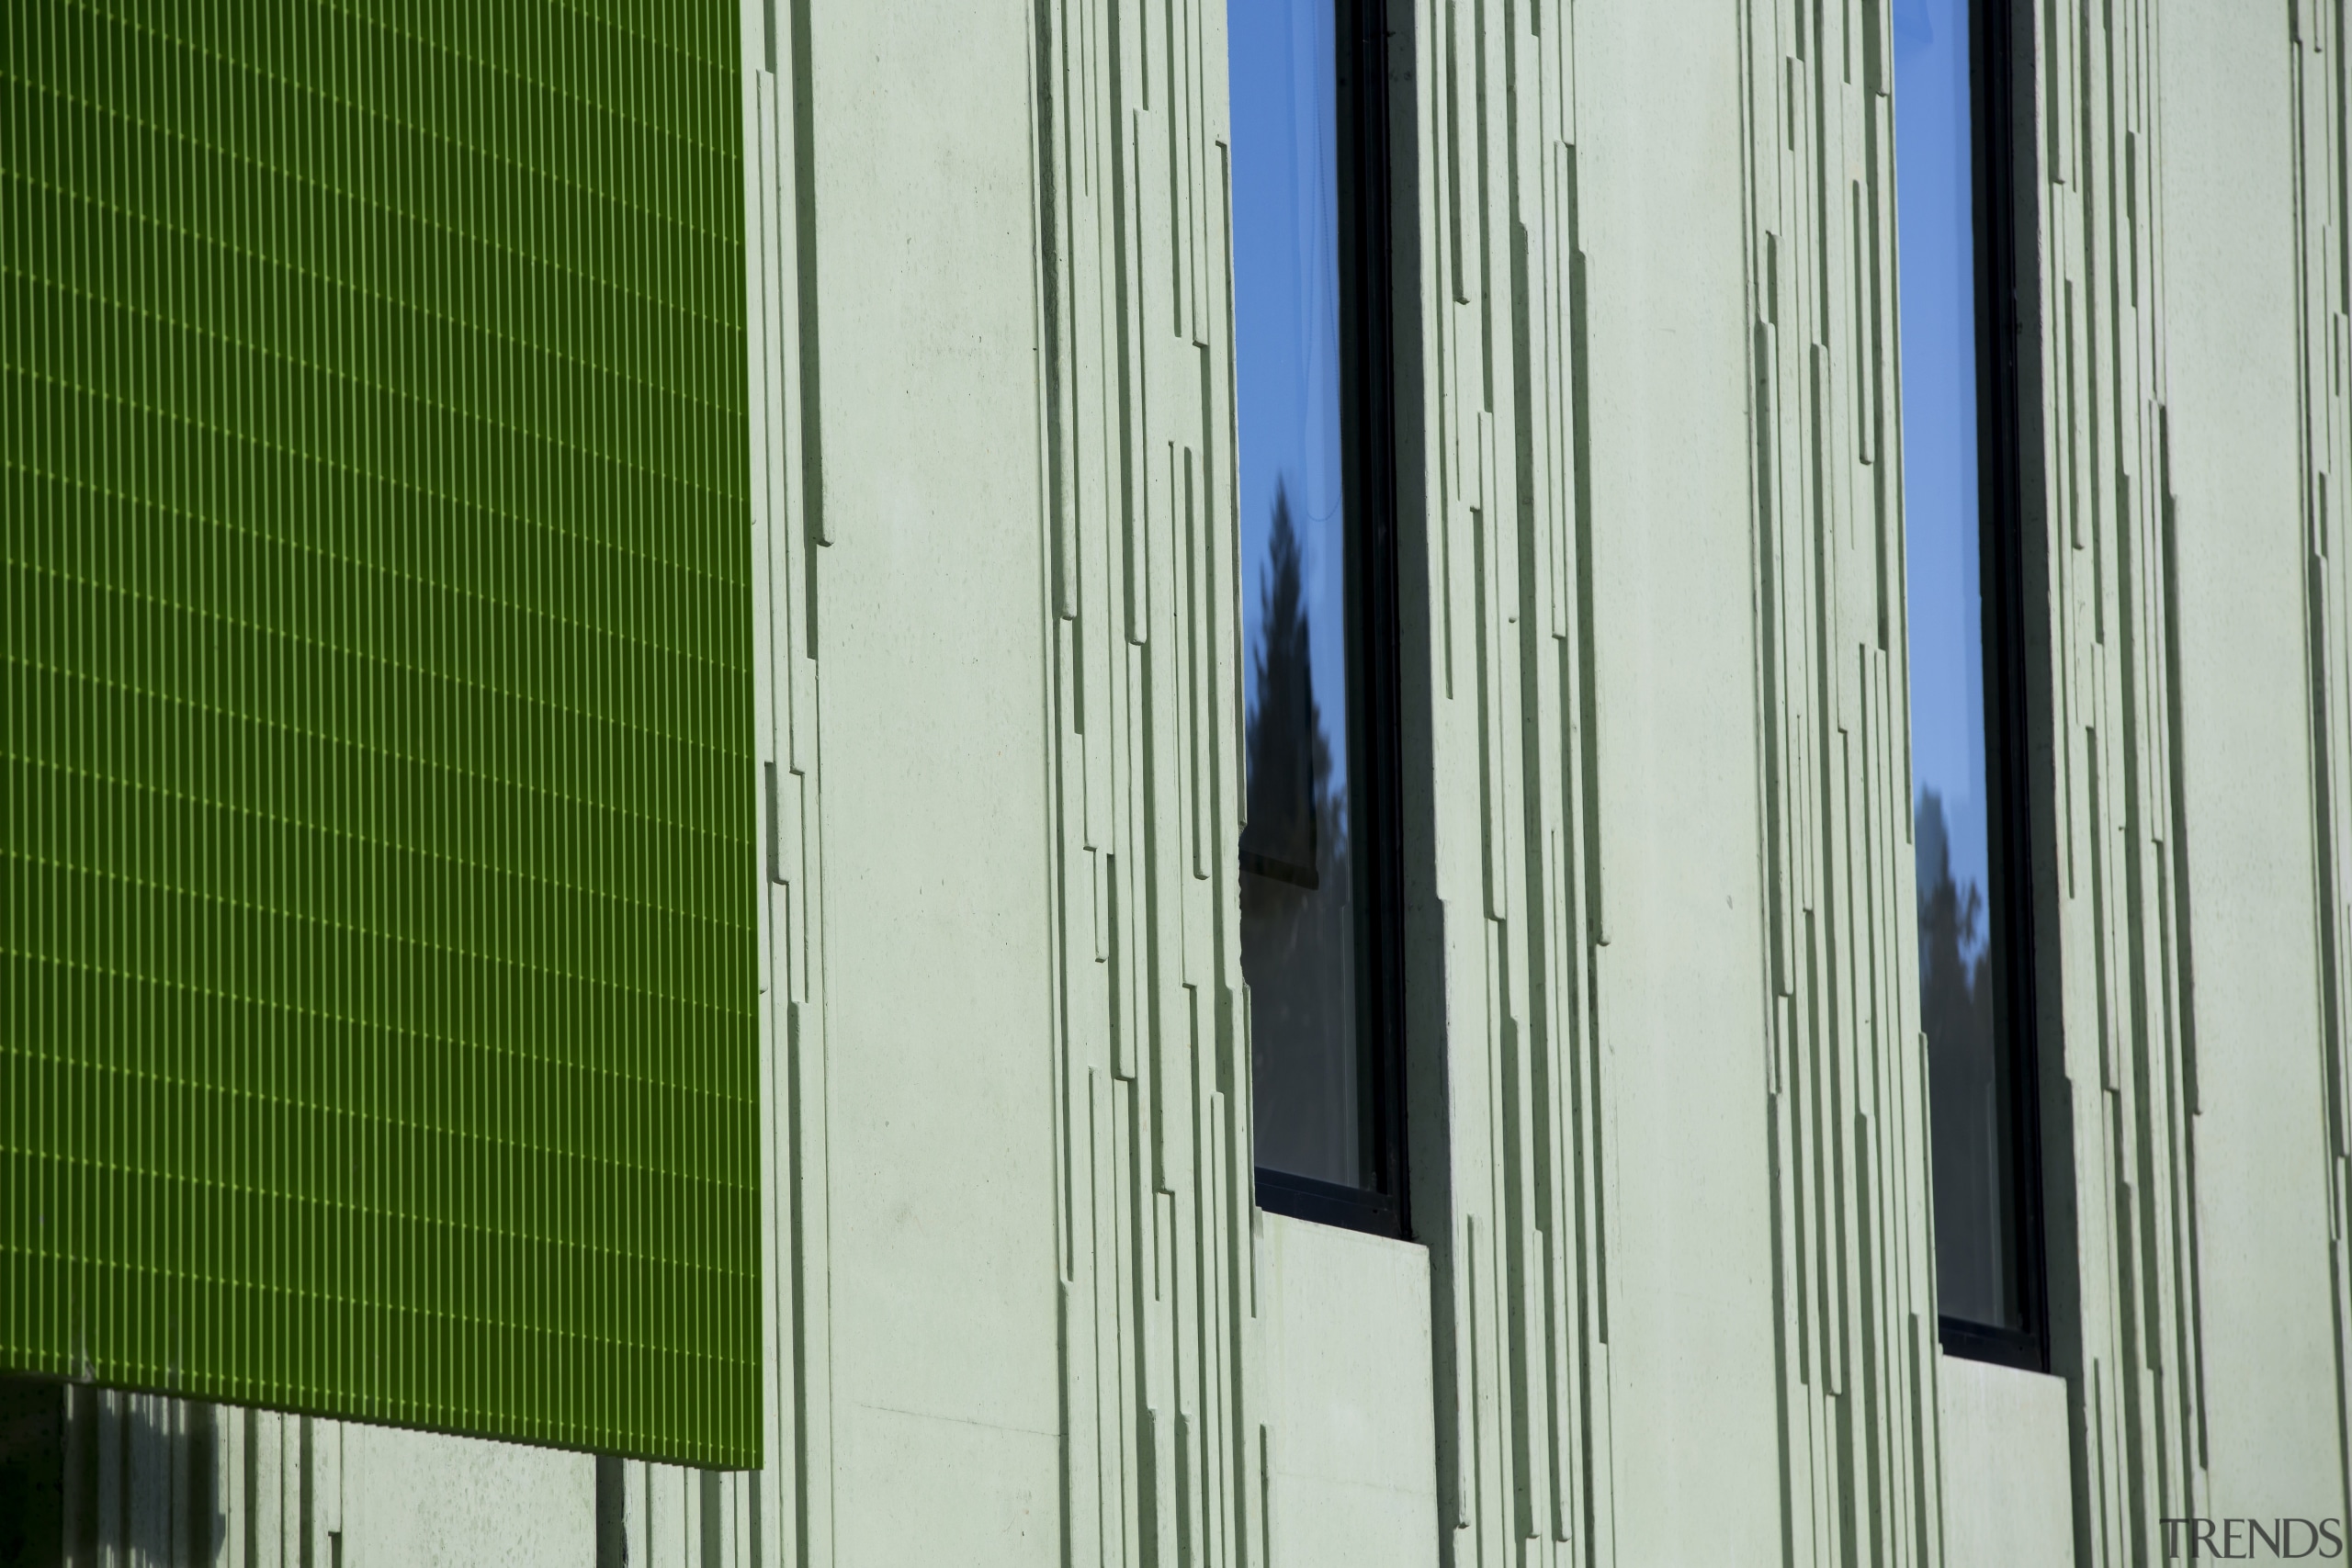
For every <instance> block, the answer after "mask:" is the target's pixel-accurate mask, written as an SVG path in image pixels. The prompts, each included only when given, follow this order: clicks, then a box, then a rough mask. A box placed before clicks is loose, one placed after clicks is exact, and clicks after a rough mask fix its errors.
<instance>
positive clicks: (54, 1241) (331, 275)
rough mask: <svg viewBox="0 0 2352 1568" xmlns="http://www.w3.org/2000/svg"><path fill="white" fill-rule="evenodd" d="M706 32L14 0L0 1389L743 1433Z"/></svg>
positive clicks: (744, 996)
mask: <svg viewBox="0 0 2352 1568" xmlns="http://www.w3.org/2000/svg"><path fill="white" fill-rule="evenodd" d="M737 28H738V21H737V16H736V12H735V10H734V9H733V7H732V6H729V5H726V4H724V3H723V0H704V3H702V4H699V5H695V4H686V3H684V0H616V3H609V4H608V3H600V0H579V3H576V4H568V5H567V4H548V3H544V0H498V3H496V4H483V3H481V0H435V3H429V4H428V3H413V4H390V3H387V4H380V5H370V4H360V5H356V6H353V5H344V6H336V5H330V4H320V3H301V0H196V3H191V0H168V3H165V0H151V3H144V4H129V3H124V4H96V5H91V4H62V3H59V0H7V3H6V5H4V6H0V39H5V45H4V46H0V47H5V56H4V57H0V73H5V113H6V122H5V127H4V128H0V170H4V171H5V179H6V186H5V208H0V267H5V275H4V276H5V307H0V333H5V338H4V339H0V378H4V379H0V431H5V443H6V451H5V458H6V462H5V486H6V488H5V491H0V532H4V533H5V547H6V557H5V563H4V564H0V584H5V587H4V588H0V592H5V595H6V597H5V601H0V647H5V669H6V690H5V694H0V709H4V710H5V712H4V713H0V737H4V739H5V758H4V761H5V774H4V775H0V776H4V777H5V784H0V792H5V798H0V820H4V821H5V827H4V828H0V833H5V841H0V868H4V870H5V877H6V883H5V887H0V944H4V945H5V950H6V952H5V958H6V971H5V979H0V1135H5V1138H6V1149H5V1164H0V1269H5V1273H0V1365H6V1366H11V1367H15V1368H19V1369H28V1370H32V1371H43V1372H51V1373H60V1374H69V1375H90V1376H95V1377H96V1378H97V1379H98V1380H99V1381H101V1382H112V1383H119V1384H125V1385H132V1386H144V1387H149V1388H155V1389H163V1390H169V1391H175V1392H180V1393H187V1394H191V1395H196V1396H200V1397H206V1398H214V1399H222V1400H232V1401H239V1402H252V1403H255V1404H271V1405H279V1406H286V1407H291V1408H300V1409H307V1410H312V1411H317V1412H321V1413H326V1414H334V1415H341V1416H354V1417H357V1418H362V1419H367V1420H376V1421H387V1422H395V1423H401V1424H411V1425H417V1426H424V1427H441V1428H447V1429H453V1430H458V1431H466V1432H474V1433H481V1434H485V1435H494V1436H499V1437H506V1438H519V1439H524V1440H528V1441H534V1442H543V1443H553V1444H561V1445H567V1446H575V1447H583V1448H597V1449H605V1450H618V1451H624V1452H631V1453H638V1454H644V1455H649V1456H654V1457H660V1458H665V1459H671V1460H677V1461H689V1462H694V1463H699V1464H706V1465H713V1466H728V1465H743V1464H751V1463H756V1462H757V1461H758V1457H759V1427H760V1421H759V1392H758V1378H757V1365H758V1357H759V1305H758V1274H759V1240H758V1234H757V1230H756V1224H757V1213H758V1207H759V1193H758V1186H757V1168H756V1165H755V1163H754V1156H753V1149H754V1145H755V1142H756V1137H757V1130H758V1077H757V1066H756V1055H755V1051H756V1045H755V1040H756V1010H757V1003H758V996H757V985H758V980H757V974H756V969H755V962H756V958H755V953H756V949H755V938H754V931H753V925H754V918H755V916H754V905H753V898H754V896H755V887H756V882H755V878H754V868H755V858H754V855H753V853H752V844H751V833H752V824H753V807H752V789H751V786H752V761H751V755H750V745H751V710H752V673H751V670H752V665H751V660H752V626H751V612H752V602H751V578H750V573H751V559H750V544H749V509H748V502H747V500H746V490H745V487H746V461H747V458H746V448H745V441H746V434H745V425H744V410H743V406H742V405H743V383H744V368H743V367H744V358H743V355H744V342H743V310H744V305H743V197H742V186H741V152H740V140H739V139H740V124H741V120H740V115H741V99H740V92H741V89H740V85H739V84H740V81H741V76H740V70H739V65H738V62H737V51H738V32H737Z"/></svg>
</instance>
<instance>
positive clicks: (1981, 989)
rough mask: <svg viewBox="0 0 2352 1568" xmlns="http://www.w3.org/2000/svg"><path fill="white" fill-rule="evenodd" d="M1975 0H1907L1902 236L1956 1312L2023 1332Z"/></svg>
mask: <svg viewBox="0 0 2352 1568" xmlns="http://www.w3.org/2000/svg"><path fill="white" fill-rule="evenodd" d="M1969 3H1970V0H1895V4H1894V11H1893V18H1894V171H1895V229H1896V244H1897V258H1898V264H1899V268H1900V277H1901V280H1902V282H1901V296H1900V301H1899V303H1900V307H1901V310H1902V343H1903V506H1904V539H1905V558H1906V566H1907V575H1908V579H1909V581H1908V590H1909V595H1908V604H1909V615H1910V645H1911V647H1910V652H1911V671H1910V672H1911V753H1912V766H1913V771H1914V773H1915V775H1916V777H1917V783H1918V794H1917V799H1916V800H1915V801H1914V802H1913V822H1912V828H1913V835H1912V843H1913V850H1914V853H1915V855H1916V858H1917V870H1918V877H1919V884H1918V886H1919V999H1920V1013H1921V1017H1920V1022H1921V1026H1922V1027H1923V1029H1924V1030H1925V1032H1926V1033H1927V1036H1928V1121H1929V1137H1930V1142H1931V1145H1932V1150H1933V1160H1934V1173H1935V1204H1936V1285H1937V1293H1938V1297H1939V1310H1940V1312H1941V1313H1942V1314H1943V1315H1945V1316H1947V1317H1956V1318H1962V1319H1965V1320H1967V1321H1968V1322H1970V1323H1974V1324H1980V1325H1986V1326H1989V1327H1994V1328H2017V1327H2020V1326H2022V1325H2023V1323H2024V1318H2023V1312H2022V1306H2021V1303H2020V1300H2019V1295H2018V1285H2019V1266H2018V1258H2019V1247H2020V1245H2021V1231H2020V1215H2019V1210H2018V1190H2017V1188H2018V1183H2017V1178H2016V1171H2017V1163H2016V1151H2015V1149H2014V1147H2013V1145H2014V1142H2015V1139H2014V1134H2013V1133H2012V1131H2011V1129H2012V1126H2013V1124H2014V1115H2015V1106H2016V1100H2015V1096H2016V1094H2017V1092H2018V1087H2017V1086H2015V1085H2013V1084H2012V1083H2011V1082H2010V1078H2011V1077H2012V1074H2011V1072H2010V1069H2009V1060H2010V1053H2009V1051H2008V1050H2007V1044H2008V1042H2007V1039H2006V1036H2005V1032H2004V1030H2003V1028H2002V1023H2001V1014H2000V1010H1999V1008H1998V1007H1996V1004H1995V997H1996V987H1998V986H1999V985H2000V984H2001V975H2000V969H1999V964H2000V954H2001V947H2000V944H1999V942H1998V941H1996V938H1997V937H1999V936H2000V935H2001V934H2002V933H2000V932H1997V931H1995V930H1994V929H1993V928H1994V915H1993V904H1992V894H1993V892H1994V885H1993V856H1992V845H1993V842H1994V835H1995V834H1996V832H1997V831H1998V830H1999V824H1998V823H1996V821H1995V820H1994V813H1993V810H1992V804H1993V803H1992V800H1991V795H1990V791H1989V787H1988V785H1989V778H1988V775H1987V773H1986V768H1985V738H1986V733H1987V732H1986V728H1985V631H1984V628H1985V606H1984V598H1983V594H1982V593H1981V592H1980V582H1981V579H1982V575H1983V571H1982V565H1983V547H1984V538H1985V523H1984V519H1983V514H1982V512H1981V510H1980V502H1979V490H1978V482H1977V471H1978V451H1977V428H1976V412H1977V389H1978V377H1977V354H1978V348H1977V321H1976V234H1975V211H1974V197H1973V153H1974V137H1973V130H1972V127H1971V123H1970V118H1971V97H1970V87H1969Z"/></svg>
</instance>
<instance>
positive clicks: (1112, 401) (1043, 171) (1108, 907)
mask: <svg viewBox="0 0 2352 1568" xmlns="http://www.w3.org/2000/svg"><path fill="white" fill-rule="evenodd" d="M1035 29H1036V31H1035V42H1036V49H1035V59H1034V62H1033V66H1032V70H1033V73H1034V74H1033V76H1032V80H1031V83H1030V86H1031V89H1032V95H1033V96H1032V101H1033V104H1034V106H1035V118H1034V128H1035V135H1036V141H1035V164H1034V167H1033V179H1034V181H1035V184H1034V186H1033V189H1034V193H1035V210H1034V217H1035V222H1036V225H1037V236H1038V241H1037V249H1038V265H1039V272H1038V310H1039V321H1038V344H1039V356H1040V362H1041V363H1040V376H1039V385H1038V398H1039V408H1038V417H1039V419H1040V421H1041V423H1042V426H1043V434H1044V439H1043V440H1042V441H1041V443H1040V448H1041V450H1042V452H1043V454H1044V457H1045V469H1044V471H1043V472H1042V473H1040V475H1039V476H1038V485H1039V491H1040V495H1039V502H1040V507H1041V511H1042V513H1043V521H1044V526H1045V528H1046V535H1047V536H1046V539H1045V540H1044V545H1045V554H1046V570H1047V571H1048V573H1049V574H1050V578H1051V581H1050V582H1049V583H1047V584H1046V590H1047V595H1048V602H1049V604H1050V610H1049V613H1048V616H1047V620H1046V626H1044V627H1043V628H1042V630H1043V640H1042V643H1041V652H1042V656H1043V657H1044V658H1045V660H1046V662H1047V665H1048V667H1049V669H1050V671H1051V675H1050V679H1049V680H1048V682H1047V692H1048V701H1049V702H1050V704H1051V711H1050V713H1049V714H1048V733H1049V736H1050V738H1051V739H1050V748H1051V750H1050V755H1049V756H1048V758H1047V763H1048V769H1047V772H1048V776H1049V777H1050V778H1051V779H1052V781H1053V787H1054V790H1055V796H1054V799H1053V801H1052V802H1051V803H1050V813H1049V820H1050V821H1051V823H1052V825H1053V831H1052V835H1051V837H1052V843H1053V853H1054V863H1053V866H1052V868H1051V873H1050V874H1051V875H1052V877H1053V879H1054V883H1053V886H1054V888H1055V897H1054V900H1053V905H1052V908H1053V912H1054V917H1055V919H1056V920H1057V931H1056V933H1055V936H1056V941H1055V944H1054V951H1055V953H1056V976H1055V980H1056V997H1057V1013H1056V1030H1055V1038H1054V1041H1053V1055H1054V1074H1053V1082H1054V1089H1055V1094H1056V1096H1057V1103H1056V1115H1055V1130H1056V1139H1057V1155H1058V1159H1057V1169H1058V1173H1059V1180H1058V1183H1057V1191H1056V1195H1055V1196H1056V1214H1057V1222H1058V1232H1059V1235H1058V1241H1059V1254H1060V1275H1061V1281H1060V1302H1061V1309H1060V1310H1061V1332H1060V1343H1061V1372H1062V1407H1063V1423H1062V1444H1063V1449H1062V1508H1063V1517H1062V1528H1063V1535H1064V1540H1065V1543H1066V1545H1065V1551H1066V1553H1067V1561H1069V1562H1072V1563H1076V1564H1097V1563H1143V1562H1156V1563H1161V1564H1170V1565H1173V1564H1193V1563H1247V1562H1261V1560H1262V1550H1261V1543H1262V1542H1263V1540H1265V1534H1264V1508H1265V1492H1264V1486H1265V1482H1264V1475H1263V1472H1262V1470H1261V1465H1260V1463H1259V1455H1260V1453H1261V1442H1262V1440H1263V1439H1262V1435H1261V1432H1259V1431H1258V1430H1255V1429H1253V1428H1254V1424H1255V1423H1256V1422H1257V1421H1258V1419H1259V1417H1258V1416H1257V1414H1256V1406H1255V1404H1254V1402H1253V1398H1252V1385H1251V1383H1250V1371H1249V1369H1250V1365H1251V1363H1252V1361H1253V1359H1254V1347H1255V1345H1256V1343H1257V1334H1256V1331H1255V1329H1254V1327H1253V1323H1254V1319H1255V1316H1256V1313H1257V1298H1256V1292H1255V1279H1256V1275H1255V1255H1254V1248H1253V1242H1252V1230H1251V1220H1250V1216H1251V1213H1252V1194H1253V1191H1254V1185H1255V1174H1254V1170H1253V1167H1252V1164H1251V1159H1252V1153H1251V1151H1252V1148H1253V1144H1252V1140H1251V1135H1250V1052H1249V1041H1248V1030H1249V1024H1248V1010H1247V1007H1246V1004H1245V1001H1244V993H1243V990H1242V981H1241V968H1240V950H1239V940H1240V927H1239V918H1240V916H1239V910H1240V905H1239V893H1238V886H1237V879H1238V866H1237V859H1236V844H1237V842H1238V832H1239V817H1238V813H1239V799H1240V796H1239V788H1240V783H1239V778H1240V775H1239V769H1240V761H1239V756H1238V730H1237V728H1236V726H1237V725H1238V714H1237V712H1236V711H1235V697H1236V694H1238V690H1239V687H1238V679H1239V646H1240V637H1241V630H1240V621H1239V610H1240V603H1239V597H1238V589H1237V587H1236V584H1237V582H1238V572H1237V569H1236V564H1235V558H1234V557H1235V551H1236V548H1237V542H1236V541H1237V536H1238V521H1237V517H1236V513H1235V510H1234V499H1233V498H1234V486H1235V478H1234V457H1233V448H1234V420H1235V414H1234V406H1233V368H1232V357H1231V355H1232V347H1231V339H1232V331H1233V327H1232V282H1231V273H1230V266H1229V259H1228V258H1229V257H1230V255H1231V251H1232V245H1231V238H1230V221H1229V210H1230V208H1229V180H1228V177H1227V170H1228V168H1229V148H1230V140H1229V132H1228V130H1227V110H1226V104H1227V97H1226V85H1225V77H1226V72H1225V61H1226V42H1225V26H1224V8H1223V7H1222V6H1218V5H1216V4H1215V3H1214V0H1035Z"/></svg>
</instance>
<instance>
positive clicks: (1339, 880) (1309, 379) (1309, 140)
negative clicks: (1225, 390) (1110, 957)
mask: <svg viewBox="0 0 2352 1568" xmlns="http://www.w3.org/2000/svg"><path fill="white" fill-rule="evenodd" d="M1332 17H1333V10H1332V5H1331V0H1261V3H1256V4H1251V5H1248V6H1234V7H1233V8H1232V10H1231V12H1230V13H1229V14H1228V16H1227V32H1228V37H1229V39H1230V44H1229V48H1228V56H1229V64H1230V73H1231V78H1232V94H1233V279H1234V328H1235V332H1234V337H1235V353H1236V357H1237V361H1238V363H1237V371H1238V387H1237V397H1238V403H1239V412H1240V437H1241V453H1240V486H1241V498H1240V499H1241V562H1242V580H1241V597H1242V614H1241V621H1242V637H1243V642H1244V649H1243V660H1244V667H1245V668H1244V681H1245V686H1246V692H1245V696H1244V709H1245V712H1246V714H1247V725H1248V731H1247V739H1246V743H1245V748H1246V749H1245V759H1244V761H1245V765H1246V767H1247V770H1248V784H1247V789H1246V799H1247V805H1248V810H1249V819H1248V821H1247V823H1246V824H1245V825H1244V827H1243V829H1242V831H1241V968H1242V973H1243V975H1244V976H1246V977H1247V978H1248V980H1249V982H1250V1004H1251V1028H1252V1039H1253V1043H1254V1045H1255V1057H1254V1063H1253V1066H1254V1068H1255V1072H1256V1077H1257V1130H1258V1131H1257V1144H1258V1148H1257V1158H1258V1164H1259V1165H1261V1166H1262V1167H1265V1168H1271V1169H1274V1170H1282V1171H1288V1172H1290V1173H1292V1174H1294V1175H1299V1176H1309V1177H1315V1178H1317V1179H1322V1180H1325V1181H1332V1182H1339V1183H1341V1184H1343V1185H1346V1186H1351V1187H1355V1186H1363V1185H1364V1184H1365V1183H1364V1173H1365V1167H1366V1159H1367V1156H1368V1153H1369V1151H1368V1150H1367V1148H1366V1147H1365V1144H1366V1135H1367V1129H1368V1125H1369V1122H1368V1118H1367V1117H1366V1115H1365V1099H1366V1091H1367V1089H1368V1088H1369V1077H1368V1075H1367V1074H1366V1073H1365V1071H1364V1070H1363V1030H1362V1028H1361V1026H1360V1022H1359V1009H1358V998H1357V980H1358V974H1357V971H1358V964H1357V929H1358V918H1357V916H1358V911H1357V908H1356V900H1355V897H1354V895H1353V889H1352V884H1351V861H1352V859H1353V857H1352V856H1351V854H1350V852H1349V847H1350V846H1349V830H1350V821H1351V812H1350V810H1349V806H1348V773H1349V770H1348V739H1349V728H1350V716H1349V694H1350V687H1351V681H1350V678H1349V677H1350V671H1349V647H1350V637H1351V627H1350V625H1349V621H1350V609H1349V605H1350V601H1351V597H1352V596H1351V593H1350V592H1349V583H1350V581H1351V575H1352V574H1351V568H1350V561H1349V558H1348V557H1349V551H1350V548H1351V543H1350V541H1351V532H1352V529H1351V518H1350V515H1349V512H1348V506H1347V496H1346V493H1345V486H1344V484H1343V482H1342V469H1341V461H1340V254H1339V199H1338V176H1339V164H1338V150H1337V139H1336V130H1337V124H1338V121H1337V117H1336V112H1335V104H1334V99H1335V85H1336V83H1335V78H1336V69H1337V67H1336V62H1337V54H1336V52H1335V49H1334V43H1333V39H1332V32H1331V28H1332Z"/></svg>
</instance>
